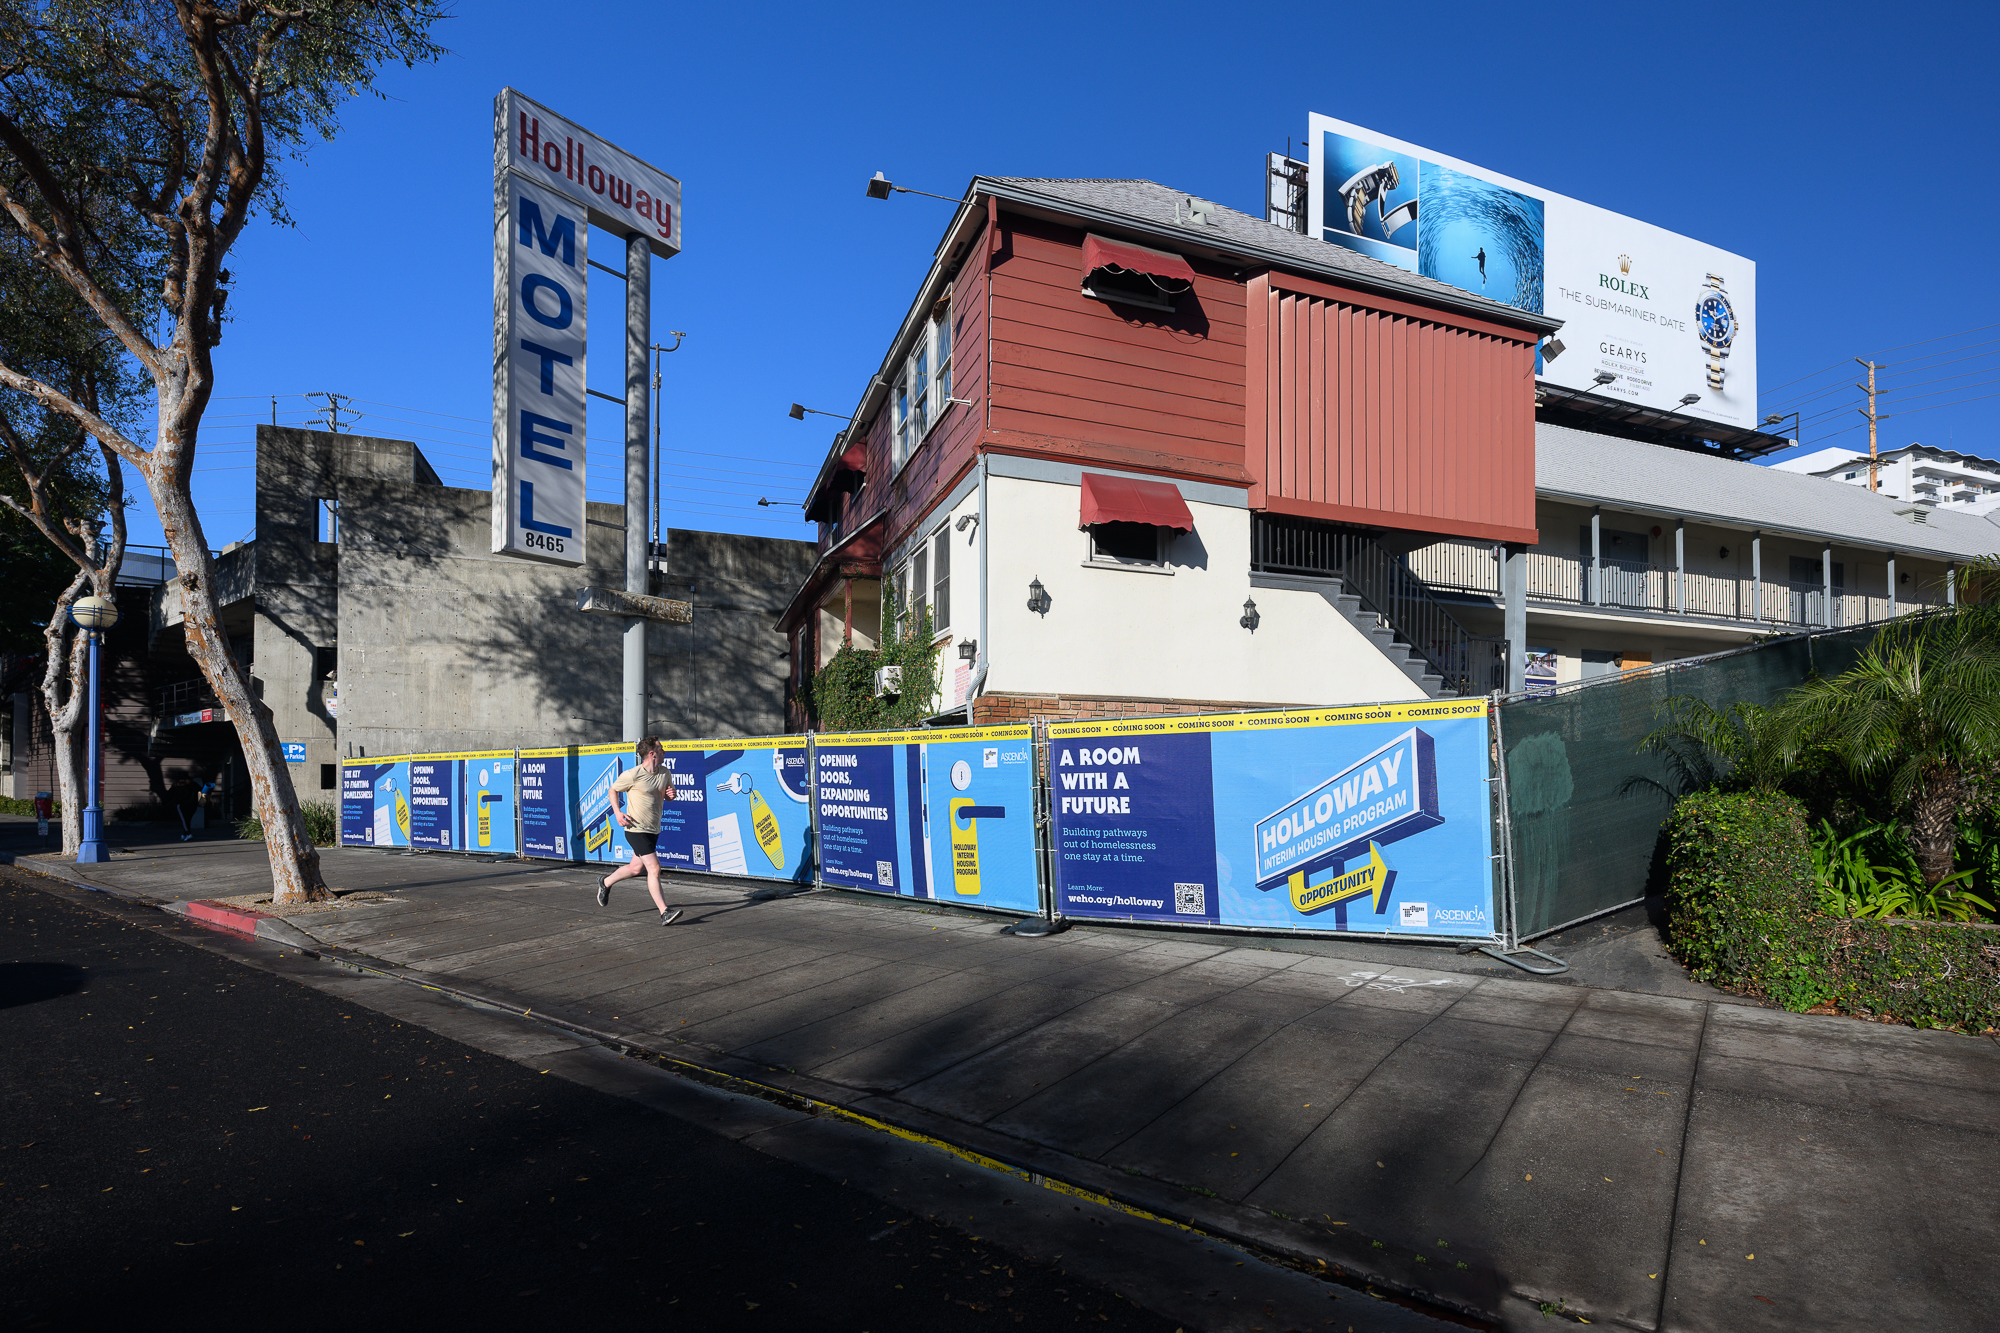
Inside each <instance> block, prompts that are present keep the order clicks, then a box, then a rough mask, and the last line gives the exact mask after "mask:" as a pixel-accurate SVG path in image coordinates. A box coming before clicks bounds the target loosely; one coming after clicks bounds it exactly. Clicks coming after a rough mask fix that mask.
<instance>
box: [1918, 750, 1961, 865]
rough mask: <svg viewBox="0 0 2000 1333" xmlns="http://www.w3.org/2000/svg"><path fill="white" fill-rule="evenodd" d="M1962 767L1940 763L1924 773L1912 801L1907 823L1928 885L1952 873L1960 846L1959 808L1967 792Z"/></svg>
mask: <svg viewBox="0 0 2000 1333" xmlns="http://www.w3.org/2000/svg"><path fill="white" fill-rule="evenodd" d="M1963 789H1964V783H1963V782H1962V781H1961V779H1960V776H1959V773H1958V770H1956V769H1954V768H1950V767H1948V766H1946V765H1943V764H1940V765H1938V766H1937V767H1936V768H1933V769H1931V770H1930V771H1929V772H1928V773H1926V774H1924V783H1923V787H1922V789H1921V790H1920V791H1919V792H1918V793H1917V798H1916V800H1915V801H1913V802H1911V804H1910V818H1909V823H1908V825H1907V826H1906V827H1907V829H1908V831H1909V837H1910V850H1911V852H1912V853H1914V854H1915V856H1916V858H1917V869H1918V870H1920V871H1921V872H1923V877H1924V885H1925V887H1927V888H1928V887H1931V886H1933V885H1935V884H1937V882H1938V881H1939V880H1942V879H1945V878H1947V877H1948V876H1950V875H1951V874H1952V872H1953V869H1954V867H1955V864H1956V856H1957V849H1958V807H1959V798H1960V797H1961V796H1962V795H1963V794H1964V791H1963Z"/></svg>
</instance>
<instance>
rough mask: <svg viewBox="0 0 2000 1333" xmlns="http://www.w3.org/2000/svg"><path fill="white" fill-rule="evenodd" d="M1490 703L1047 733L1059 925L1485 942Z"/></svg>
mask: <svg viewBox="0 0 2000 1333" xmlns="http://www.w3.org/2000/svg"><path fill="white" fill-rule="evenodd" d="M1490 766H1491V758H1490V744H1489V722H1488V718H1487V703H1486V701H1485V700H1483V699H1463V700H1458V699H1454V700H1438V701H1435V702H1425V703H1415V704H1382V705H1375V706H1372V707H1361V708H1341V709H1324V710H1312V711H1306V712H1295V713H1236V714H1221V715H1215V716H1208V717H1186V718H1158V719H1148V720H1120V721H1105V722H1077V723H1059V724H1056V725H1054V726H1051V727H1050V728H1049V767H1050V773H1051V781H1050V805H1051V813H1052V814H1053V816H1054V829H1055V842H1056V857H1055V865H1056V908H1057V911H1058V912H1059V913H1061V914H1062V915H1065V916H1074V917H1095V918H1106V919H1123V920H1141V921H1158V922H1163V923H1166V922H1172V923H1178V924H1181V925H1190V926H1199V925H1222V926H1241V927H1252V928H1260V929H1291V930H1331V931H1350V932H1356V933H1366V934H1380V935H1434V936H1448V937H1455V938H1481V939H1490V938H1494V937H1495V936H1496V934H1497V929H1498V927H1497V912H1496V910H1495V906H1494V896H1493V893H1494V880H1493V862H1492V859H1491V857H1492V853H1493V849H1494V838H1493V831H1492V798H1491V786H1490V783H1489V782H1488V780H1487V779H1488V777H1489V776H1490Z"/></svg>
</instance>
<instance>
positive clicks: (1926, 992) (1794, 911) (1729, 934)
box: [1667, 792, 2000, 1032]
mask: <svg viewBox="0 0 2000 1333" xmlns="http://www.w3.org/2000/svg"><path fill="white" fill-rule="evenodd" d="M1667 858H1668V876H1669V878H1668V885H1667V928H1668V934H1669V942H1670V945H1671V947H1672V948H1673V950H1674V953H1675V956H1676V957H1678V958H1679V959H1680V960H1681V962H1682V963H1684V964H1685V965H1686V966H1687V969H1688V972H1689V974H1690V975H1691V976H1693V977H1694V979H1695V980H1697V981H1706V982H1710V983H1712V984H1714V985H1717V986H1722V987H1724V988H1726V989H1729V990H1734V991H1739V992H1742V993H1744V994H1748V995H1756V996H1761V997H1763V998H1766V999H1770V1000H1772V1001H1775V1002H1776V1003H1778V1004H1780V1005H1782V1006H1784V1007H1785V1008H1786V1009H1789V1010H1792V1011H1793V1012H1794V1013H1804V1012H1807V1011H1809V1010H1812V1011H1821V1012H1832V1013H1841V1014H1849V1015H1852V1016H1855V1017H1860V1018H1874V1019H1887V1020H1891V1021H1894V1022H1899V1023H1908V1024H1911V1025H1913V1026H1915V1027H1939V1028H1954V1029H1957V1030H1959V1031H1963V1032H1983V1031H1988V1030H1991V1029H1994V1028H1996V1027H2000V928H1995V927H1992V926H1981V925H1959V924H1956V923H1952V922H1938V921H1912V920H1900V919H1894V918H1892V919H1889V920H1856V919H1851V918H1848V917H1836V916H1828V915H1826V914H1825V913H1824V912H1822V911H1821V910H1820V901H1819V891H1818V888H1817V886H1816V885H1815V884H1814V883H1813V871H1812V852H1811V848H1810V846H1809V844H1808V841H1807V833H1806V820H1805V809H1804V807H1802V806H1801V805H1800V804H1799V803H1798V802H1797V801H1795V800H1793V799H1792V798H1791V797H1789V796H1783V795H1776V794H1767V793H1757V792H1704V793H1701V794H1698V795H1695V796H1688V797H1684V798H1682V800H1681V801H1680V802H1679V804H1677V805H1676V806H1675V807H1674V813H1673V817H1672V818H1671V819H1670V820H1669V821H1668V824H1667Z"/></svg>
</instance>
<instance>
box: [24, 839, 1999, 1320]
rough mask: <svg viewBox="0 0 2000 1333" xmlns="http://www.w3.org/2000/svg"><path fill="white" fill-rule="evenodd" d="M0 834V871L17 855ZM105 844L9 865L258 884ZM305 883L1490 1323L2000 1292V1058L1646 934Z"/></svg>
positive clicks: (1757, 1311)
mask: <svg viewBox="0 0 2000 1333" xmlns="http://www.w3.org/2000/svg"><path fill="white" fill-rule="evenodd" d="M14 827H16V826H8V827H4V828H0V854H4V853H5V852H7V851H9V850H18V851H26V850H28V848H27V847H25V846H22V845H21V840H20V838H19V837H18V836H17V835H16V834H15V833H14ZM27 830H28V831H29V832H32V825H31V824H30V825H28V826H27ZM116 836H117V840H118V841H119V842H121V843H125V844H127V845H129V846H130V847H131V850H130V851H125V852H120V853H119V854H118V855H117V856H116V858H115V859H114V861H113V862H112V863H110V864H109V865H105V866H98V867H74V866H71V867H61V866H51V865H48V864H46V863H43V862H41V861H39V859H38V858H35V857H32V856H24V857H22V858H21V860H20V864H22V865H23V866H32V867H36V868H41V869H45V870H52V871H55V872H57V873H61V874H63V875H64V877H65V878H73V879H79V880H81V881H82V882H86V883H91V884H95V885H101V886H104V887H109V888H113V889H116V890H120V891H124V892H130V893H139V894H145V895H148V896H151V897H155V898H162V899H165V898H176V899H183V900H185V899H190V898H195V897H201V898H210V897H222V896H229V895H232V894H238V893H247V892H253V891H256V890H259V889H266V888H268V885H269V880H268V871H267V868H266V863H265V860H264V857H263V849H262V847H261V846H260V845H258V844H246V843H239V842H230V841H198V842H195V843H191V844H185V845H183V844H180V843H179V842H177V841H174V840H172V839H170V838H166V839H164V840H157V838H160V837H164V835H149V834H148V832H146V831H133V830H126V831H121V832H119V833H118V834H117V835H116ZM325 857H326V868H327V877H328V879H329V881H330V882H332V883H334V884H335V885H336V886H338V887H340V888H342V889H359V888H371V889H382V890H386V891H388V892H390V893H391V894H392V895H393V897H392V899H391V900H389V901H383V902H375V903H370V904H367V905H365V906H352V907H344V908H341V909H340V910H338V911H334V912H325V913H316V914H304V915H299V916H296V917H293V918H291V924H293V925H294V926H296V927H298V928H299V929H302V930H304V931H306V932H308V933H309V934H311V935H313V936H314V937H316V938H317V939H319V940H321V941H323V942H325V943H326V944H328V945H330V946H336V947H338V948H342V949H347V950H352V951H354V952H356V953H360V954H365V955H368V956H371V957H373V958H376V959H380V960H383V961H384V962H385V963H387V964H389V965H392V967H394V968H398V969H401V970H403V971H405V972H406V973H407V974H408V975H411V976H412V977H419V978H422V979H424V980H426V981H429V982H432V983H436V984H443V985H447V986H451V987H454V988H456V989H460V990H462V991H465V992H468V993H470V994H473V995H478V996H485V997H489V998H493V999H496V1000H500V1001H502V1002H512V1003H515V1004H518V1005H520V1006H522V1007H532V1008H533V1009H534V1010H535V1012H536V1013H538V1014H547V1015H550V1016H551V1017H557V1018H560V1019H563V1020H566V1021H570V1022H573V1023H575V1024H576V1025H578V1026H580V1027H584V1028H588V1029H589V1030H591V1031H594V1032H598V1033H603V1034H606V1035H609V1036H612V1037H614V1038H617V1039H620V1040H624V1041H628V1042H630V1043H632V1044H635V1045H638V1046H642V1047H645V1048H648V1049H651V1050H654V1051H659V1052H662V1053H666V1054H669V1055H671V1056H673V1057H675V1058H677V1059H680V1060H684V1061H688V1062H690V1063H694V1064H699V1065H703V1066H706V1067H708V1068H710V1069H714V1070H718V1071H721V1072H723V1073H727V1074H734V1075H739V1076H743V1077H748V1078H753V1079H756V1080H758V1081H760V1082H762V1083H764V1084H766V1085H769V1086H774V1087H777V1088H781V1089H783V1090H786V1091H789V1092H792V1093H795V1094H798V1095H801V1096H806V1097H811V1098H815V1099H817V1100H820V1101H822V1102H827V1103H832V1104H835V1105H838V1106H843V1107H846V1108H849V1109H851V1110H854V1111H857V1112H859V1113H861V1114H865V1115H869V1116H873V1117H876V1118H878V1119H881V1120H884V1121H888V1122H891V1123H894V1124H898V1125H901V1126H904V1127H907V1128H912V1129H916V1130H919V1131H922V1132H925V1133H930V1134H935V1135H937V1136H939V1137H941V1138H945V1139H948V1140H951V1141H953V1142H956V1143H959V1144H962V1145H965V1146H967V1147H970V1148H973V1149H976V1150H978V1151H981V1152H985V1153H988V1154H989V1155H991V1156H993V1157H996V1158H999V1159H1001V1160H1003V1161H1008V1162H1012V1163H1015V1164H1017V1165H1020V1166H1023V1167H1026V1168H1028V1169H1030V1170H1033V1171H1037V1172H1040V1173H1043V1174H1045V1175H1048V1176H1051V1177H1055V1178H1058V1179H1063V1180H1067V1181H1070V1182H1072V1183H1074V1184H1077V1185H1080V1186H1083V1187H1085V1188H1089V1189H1093V1190H1098V1191H1101V1192H1104V1193H1107V1194H1110V1195H1112V1196H1114V1197H1116V1198H1120V1199H1122V1200H1125V1201H1127V1202H1129V1203H1131V1204H1133V1205H1135V1206H1138V1207H1141V1208H1145V1209H1148V1210H1150V1211H1153V1212H1156V1213H1160V1214H1163V1215H1166V1216H1169V1217H1173V1218H1177V1219H1180V1220H1185V1221H1187V1222H1190V1223H1192V1224H1194V1225H1197V1226H1200V1227H1202V1228H1204V1229H1208V1230H1211V1231H1215V1232H1219V1233H1223V1234H1228V1235H1231V1236H1234V1237H1237V1238H1240V1239H1243V1240H1245V1241H1248V1242H1250V1243H1253V1244H1257V1245H1260V1246H1263V1247H1265V1248H1267V1249H1273V1250H1277V1251H1280V1252H1284V1253H1290V1254H1294V1255H1299V1256H1306V1257H1316V1258H1324V1259H1325V1260H1326V1261H1327V1262H1329V1263H1333V1264H1339V1265H1342V1266H1344V1267H1346V1268H1348V1269H1349V1270H1350V1271H1353V1272H1356V1273H1358V1274H1361V1275H1364V1276H1366V1277H1369V1278H1371V1279H1378V1280H1381V1281H1384V1282H1387V1283H1390V1284H1393V1285H1395V1286H1399V1287H1402V1288H1404V1289H1406V1290H1409V1291H1412V1292H1416V1293H1420V1294H1423V1295H1425V1296H1426V1297H1428V1298H1430V1299H1433V1300H1437V1301H1440V1302H1443V1303H1445V1304H1447V1305H1453V1306H1457V1307H1459V1308H1461V1309H1465V1310H1468V1311H1476V1312H1479V1313H1482V1314H1485V1315H1487V1316H1489V1317H1493V1318H1497V1319H1499V1320H1501V1321H1502V1322H1503V1323H1505V1324H1506V1325H1508V1326H1510V1327H1515V1326H1518V1327H1545V1326H1546V1324H1545V1323H1544V1321H1543V1313H1544V1312H1545V1310H1546V1312H1548V1313H1555V1314H1570V1315H1575V1316H1580V1317H1582V1318H1586V1319H1589V1320H1592V1321H1595V1322H1599V1323H1614V1324H1619V1325H1623V1326H1626V1327H1630V1328H1641V1329H1654V1328H1660V1329H1676V1330H1679V1329H1687V1330H1697V1329H1700V1330H1710V1329H1712V1330H1741V1329H1763V1328H1770V1329H1779V1328H1784V1329H1796V1328H1802V1327H1812V1328H1856V1329H1859V1328H1864V1327H1865V1328H1875V1327H1885V1326H1886V1327H1903V1326H1908V1327H1925V1328H1974V1327H1982V1326H1985V1325H1987V1324H1988V1323H1990V1322H1992V1319H1993V1315H1992V1313H1991V1311H1990V1309H1989V1307H1990V1306H1991V1305H1992V1303H1993V1298H1994V1297H1995V1296H1996V1295H2000V1285H1996V1280H1995V1278H1993V1277H1992V1276H1991V1266H1990V1264H1988V1263H1987V1262H1986V1258H1985V1251H1986V1248H1987V1245H1988V1243H1989V1242H1990V1238H1991V1237H1992V1236H1993V1235H1995V1234H2000V1200H1996V1198H1995V1196H1994V1194H1993V1192H1992V1191H1991V1190H1990V1189H1988V1188H1986V1187H1985V1185H1984V1182H1985V1181H1986V1180H1988V1179H1990V1178H1991V1176H1992V1174H1993V1172H1994V1169H1995V1168H1996V1166H2000V1144H1996V1141H1995V1136H1994V1133H1993V1129H1994V1126H1995V1125H2000V1045H1996V1043H1995V1042H1994V1041H1992V1040H1990V1039H1982V1038H1970V1037H1962V1036H1955V1035H1950V1034H1942V1033H1929V1032H1915V1031H1911V1030H1908V1029H1902V1028H1890V1027H1882V1026H1876V1025H1869V1024H1863V1023H1857V1022H1853V1021H1850V1020H1844V1019H1837V1018H1818V1017H1807V1016H1799V1015H1792V1014H1785V1013H1781V1012H1776V1011H1772V1010H1768V1009H1764V1008H1760V1007H1757V1006H1754V1005H1748V1004H1745V1003H1742V1002H1741V1001H1740V1000H1737V999H1735V997H1728V996H1722V995H1720V994H1719V993H1717V992H1713V991H1708V990H1706V988H1703V987H1699V986H1696V985H1694V984H1693V983H1690V982H1688V981H1687V980H1686V978H1685V976H1684V975H1681V974H1679V971H1678V969H1676V968H1673V967H1672V966H1671V964H1670V962H1667V961H1666V960H1663V959H1660V958H1658V957H1657V954H1658V942H1657V936H1656V935H1655V934H1653V933H1652V932H1651V931H1649V930H1646V929H1644V928H1643V926H1644V922H1643V918H1642V917H1641V918H1640V920H1639V925H1640V927H1641V928H1639V929H1628V930H1618V931H1607V930H1606V929H1605V928H1604V927H1602V926H1595V927H1590V928H1586V929H1585V930H1584V931H1582V932H1579V933H1577V934H1576V935H1575V936H1574V938H1573V939H1572V940H1571V941H1570V944H1571V945H1572V946H1573V947H1572V948H1571V950H1570V952H1569V954H1568V956H1569V957H1571V958H1572V961H1573V962H1576V963H1578V966H1577V968H1576V970H1575V971H1574V972H1573V973H1572V974H1571V976H1570V977H1567V978H1562V979H1558V980H1555V981H1548V980H1539V979H1534V978H1529V977H1527V976H1525V975H1524V974H1521V973H1517V972H1513V971H1512V969H1507V968H1505V967H1504V965H1501V964H1497V963H1493V962H1491V961H1490V960H1483V959H1482V960H1479V961H1474V960H1473V959H1469V958H1464V957H1460V956H1458V955H1456V954H1454V953H1451V952H1450V951H1448V950H1431V949H1403V948H1397V949H1393V950H1392V949H1391V948H1390V947H1389V946H1383V945H1371V944H1365V943H1360V942H1349V941H1344V940H1342V941H1284V942H1282V944H1274V943H1273V942H1271V941H1264V940H1255V939H1248V938H1242V937H1222V936H1205V937H1202V936H1190V935H1188V934H1186V933H1174V934H1162V933H1158V932H1150V931H1130V930H1115V929H1106V928H1101V927H1100V928H1079V929H1074V930H1071V931H1069V932H1067V933H1065V934H1062V935H1058V936H1054V937H1050V938H1046V939H1040V940H1023V939H1014V938H1012V937H1005V936H1000V935H999V934H997V926H998V924H999V923H998V922H996V921H994V920H992V919H991V918H985V917H977V916H972V915H969V914H965V913H960V912H955V911H950V910H945V909H935V908H927V907H924V906H918V905H911V904H905V903H900V902H896V901H893V900H891V901H876V900H858V899H855V898H852V897H850V896H848V895H835V894H814V895H810V896H807V897H802V898H793V899H786V900H779V901H772V902H757V901H753V900H751V899H750V898H749V897H748V896H747V894H746V892H745V889H746V888H747V887H749V886H747V885H744V884H741V883H737V882H732V881H726V880H719V879H697V878H693V877H679V878H673V879H670V880H669V886H668V889H667V893H668V896H669V900H670V901H673V902H677V903H680V904H682V905H683V906H685V907H686V908H687V915H686V916H685V917H684V918H683V920H682V921H681V922H680V923H679V924H677V925H675V926H673V927H670V928H666V929H662V928H661V927H660V926H658V925H657V924H656V923H655V920H654V914H653V912H652V910H651V907H650V904H648V903H647V902H646V900H645V895H644V890H643V888H641V887H635V886H634V885H633V884H632V883H630V882H627V883H622V884H620V885H619V886H618V888H617V890H616V891H615V896H614V898H613V900H612V905H611V907H610V908H608V909H600V908H598V907H597V906H596V905H595V902H594V901H593V897H592V892H591V890H592V888H593V886H594V883H595V876H594V874H592V873H589V872H586V871H580V870H576V869H572V868H570V867H567V866H564V865H561V864H555V863H537V862H518V861H499V862H481V861H478V860H474V859H470V858H459V857H450V856H444V855H418V856H399V855H396V854H393V853H387V852H378V851H371V850H358V849H356V850H344V849H343V850H333V851H329V852H327V853H326V854H325ZM79 871H84V872H86V873H81V874H79V873H78V872H79ZM1635 910H1636V909H1635ZM1595 936H1602V937H1603V938H1595ZM1614 946H1615V947H1614ZM1593 951H1596V953H1597V955H1598V957H1599V965H1598V966H1595V967H1593V966H1592V965H1591V963H1590V961H1589V959H1590V956H1591V955H1592V954H1593ZM1552 952H1557V953H1562V952H1563V949H1562V948H1560V947H1558V948H1555V949H1552ZM1593 980H1594V981H1596V982H1598V983H1600V984H1578V982H1579V981H1581V982H1590V981H1593ZM1619 987H1623V988H1622V989H1620V988H1619ZM1753 1256H1754V1257H1753Z"/></svg>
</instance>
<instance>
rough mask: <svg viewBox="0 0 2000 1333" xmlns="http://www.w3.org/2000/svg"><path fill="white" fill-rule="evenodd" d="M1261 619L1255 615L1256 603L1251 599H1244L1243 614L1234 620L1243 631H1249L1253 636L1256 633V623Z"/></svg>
mask: <svg viewBox="0 0 2000 1333" xmlns="http://www.w3.org/2000/svg"><path fill="white" fill-rule="evenodd" d="M1262 619H1263V617H1262V616H1260V615H1258V614H1257V603H1256V601H1255V600H1254V599H1253V598H1249V597H1245V598H1244V599H1243V614H1242V615H1240V616H1238V617H1237V618H1236V623H1237V624H1239V625H1241V626H1242V627H1243V628H1244V629H1247V630H1249V631H1250V632H1251V633H1252V634H1255V633H1256V632H1257V622H1258V621H1260V620H1262Z"/></svg>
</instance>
